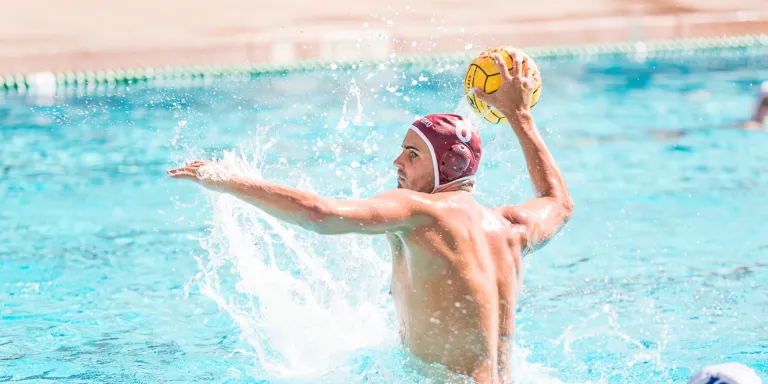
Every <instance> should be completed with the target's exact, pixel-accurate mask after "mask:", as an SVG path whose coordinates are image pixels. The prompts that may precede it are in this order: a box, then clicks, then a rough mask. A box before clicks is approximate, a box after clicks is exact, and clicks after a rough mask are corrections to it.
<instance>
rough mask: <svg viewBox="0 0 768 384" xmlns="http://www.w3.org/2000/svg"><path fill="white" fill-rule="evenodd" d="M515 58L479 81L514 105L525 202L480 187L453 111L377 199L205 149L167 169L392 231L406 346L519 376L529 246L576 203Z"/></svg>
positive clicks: (280, 210)
mask: <svg viewBox="0 0 768 384" xmlns="http://www.w3.org/2000/svg"><path fill="white" fill-rule="evenodd" d="M512 58H513V59H514V61H515V63H516V64H515V67H514V69H513V70H511V71H508V70H507V69H506V68H505V66H504V61H503V60H502V58H501V57H500V56H498V55H496V56H495V57H494V60H496V63H497V65H498V66H499V68H500V70H501V73H502V76H503V81H502V85H501V88H500V89H499V90H498V91H496V92H494V93H492V94H484V93H483V92H481V91H480V90H475V91H474V92H475V93H476V95H477V96H478V97H480V98H481V99H482V100H485V101H486V102H488V103H490V104H491V105H493V106H495V107H496V108H497V109H498V110H499V111H501V112H502V113H503V114H504V115H505V116H506V117H507V119H508V121H509V122H510V125H511V126H512V129H513V130H514V132H515V134H516V135H517V137H518V139H519V142H520V145H521V147H522V150H523V154H524V155H525V159H526V162H527V164H528V171H529V173H530V176H531V181H532V183H533V186H534V188H535V191H536V195H537V197H536V198H534V199H532V200H530V201H527V202H525V203H523V204H521V205H509V206H505V207H497V208H490V209H489V208H485V207H483V206H481V205H480V204H479V203H478V202H477V201H475V200H474V199H473V197H472V188H473V186H474V181H473V179H472V178H473V176H474V174H475V172H476V171H477V168H478V164H479V161H480V155H481V143H480V135H479V132H478V131H477V129H476V128H475V127H474V126H472V124H471V123H469V122H468V121H466V120H464V119H463V118H461V117H460V116H458V115H447V114H440V115H429V116H426V117H424V118H422V119H419V120H418V121H416V122H414V124H413V125H412V126H411V127H410V128H409V129H408V133H407V134H406V135H405V139H404V140H403V144H402V152H401V153H400V155H399V156H398V157H397V158H396V159H395V161H394V165H395V166H396V167H397V170H398V171H397V175H398V178H397V182H398V188H397V189H395V190H393V191H389V192H386V193H383V194H381V195H378V196H374V197H372V198H370V199H365V200H336V199H331V198H326V197H321V196H317V195H315V194H312V193H308V192H304V191H301V190H297V189H294V188H290V187H286V186H282V185H278V184H274V183H270V182H267V181H263V180H259V179H253V178H247V177H242V176H224V177H209V176H207V175H209V173H208V172H207V171H206V169H211V167H213V166H215V164H213V163H209V162H206V161H195V162H192V163H190V164H188V165H186V166H184V167H181V168H178V169H174V170H170V171H169V174H170V175H171V177H174V178H180V179H190V180H193V181H196V182H198V183H200V184H202V185H203V186H205V187H207V188H210V189H213V190H216V191H219V192H223V193H229V194H232V195H234V196H236V197H238V198H240V199H242V200H243V201H245V202H247V203H250V204H252V205H254V206H256V207H257V208H259V209H261V210H263V211H264V212H266V213H267V214H270V215H272V216H274V217H276V218H278V219H281V220H284V221H286V222H289V223H293V224H296V225H299V226H301V227H303V228H305V229H307V230H310V231H315V232H317V233H321V234H328V235H332V234H343V233H363V234H371V235H378V234H382V235H386V236H387V238H388V239H389V243H390V245H391V247H392V286H391V292H392V297H393V301H394V304H395V309H396V312H397V315H398V318H399V322H400V335H401V339H402V343H403V345H404V347H405V348H406V349H407V350H408V351H410V352H411V353H412V354H413V355H415V356H416V357H418V358H419V359H421V360H423V361H424V362H427V363H438V364H439V365H442V366H444V367H446V368H448V369H449V370H450V371H452V372H454V373H457V374H460V375H465V376H469V377H470V378H471V379H473V380H474V381H475V382H477V383H483V384H486V383H487V384H497V383H511V382H512V372H510V367H509V361H510V353H511V348H512V340H513V333H514V313H515V306H516V304H517V294H518V291H519V286H520V284H521V282H522V281H521V280H522V262H521V258H522V256H524V255H525V254H527V253H529V252H531V251H533V250H535V249H537V248H538V247H539V246H541V245H543V244H544V243H546V242H547V241H548V240H549V239H550V238H552V237H553V236H554V235H555V234H556V233H557V232H558V231H559V230H560V228H561V227H563V226H564V225H565V223H566V222H567V221H568V219H569V218H570V217H571V212H572V211H573V201H572V200H571V197H570V195H569V193H568V189H567V187H566V184H565V181H564V180H563V176H562V174H561V173H560V171H559V169H558V167H557V165H556V164H555V161H554V159H553V158H552V156H551V154H550V153H549V151H548V150H547V147H546V145H545V144H544V141H543V140H542V138H541V136H540V135H539V132H538V131H537V129H536V127H535V125H534V121H533V117H532V116H531V112H530V110H529V107H528V105H530V99H531V93H532V90H533V86H534V84H535V78H536V76H539V74H538V73H534V72H532V71H529V72H528V73H522V69H521V68H522V65H521V62H522V60H524V59H525V57H524V55H523V54H521V53H516V52H512ZM209 165H210V167H209ZM511 178H512V175H510V179H511Z"/></svg>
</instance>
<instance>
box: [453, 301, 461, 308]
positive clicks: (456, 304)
mask: <svg viewBox="0 0 768 384" xmlns="http://www.w3.org/2000/svg"><path fill="white" fill-rule="evenodd" d="M453 305H455V306H456V308H459V307H461V303H459V302H458V301H457V302H455V303H453Z"/></svg>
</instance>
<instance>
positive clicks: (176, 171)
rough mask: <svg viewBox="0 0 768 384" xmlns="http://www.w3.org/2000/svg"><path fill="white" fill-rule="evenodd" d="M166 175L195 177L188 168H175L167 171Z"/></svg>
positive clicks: (194, 173) (176, 177) (177, 177)
mask: <svg viewBox="0 0 768 384" xmlns="http://www.w3.org/2000/svg"><path fill="white" fill-rule="evenodd" d="M168 175H169V176H171V177H173V178H175V179H183V178H196V177H197V174H196V172H194V171H193V170H191V169H189V168H177V169H171V170H169V171H168Z"/></svg>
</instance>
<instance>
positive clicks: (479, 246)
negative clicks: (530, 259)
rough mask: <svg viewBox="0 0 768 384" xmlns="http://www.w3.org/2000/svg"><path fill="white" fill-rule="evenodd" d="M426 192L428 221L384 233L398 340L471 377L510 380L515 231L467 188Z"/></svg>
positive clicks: (518, 272) (517, 269)
mask: <svg viewBox="0 0 768 384" xmlns="http://www.w3.org/2000/svg"><path fill="white" fill-rule="evenodd" d="M431 198H433V199H435V202H436V204H435V212H433V215H434V216H435V219H436V220H435V221H434V222H435V223H434V224H432V225H428V226H423V227H419V228H416V229H415V230H412V231H410V232H407V233H402V234H396V235H389V236H388V239H389V242H390V245H391V246H392V257H393V270H392V290H391V292H392V297H393V301H394V303H395V308H396V311H397V315H398V319H399V321H400V333H401V338H402V342H403V344H404V346H405V347H406V348H407V349H408V350H409V351H410V352H411V353H413V354H414V355H416V356H417V357H419V358H420V359H421V360H423V361H425V362H427V363H440V364H442V365H444V366H446V367H447V368H448V369H450V370H451V371H453V372H455V373H459V374H462V375H467V376H470V377H472V378H473V379H474V380H475V381H477V382H478V383H499V382H502V381H506V380H509V372H508V368H509V367H507V366H506V363H507V362H508V361H509V352H510V351H511V343H512V336H513V333H514V309H515V304H516V298H517V293H518V287H519V284H520V282H521V276H522V269H521V268H522V265H521V262H520V245H519V244H520V236H521V231H519V230H517V229H516V228H515V226H513V225H512V224H510V223H509V222H508V221H507V220H506V219H504V218H503V217H502V216H501V215H500V214H498V213H497V212H495V211H493V210H489V209H486V208H484V207H482V206H480V205H479V204H478V203H477V202H476V201H475V200H474V199H473V198H472V196H471V194H469V193H466V192H453V193H444V194H437V195H432V197H431Z"/></svg>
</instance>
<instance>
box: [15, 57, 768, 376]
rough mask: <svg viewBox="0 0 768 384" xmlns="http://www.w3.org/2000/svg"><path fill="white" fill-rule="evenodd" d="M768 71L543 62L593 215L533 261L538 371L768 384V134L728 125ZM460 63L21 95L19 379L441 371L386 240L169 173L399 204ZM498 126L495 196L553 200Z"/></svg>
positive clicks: (529, 338)
mask: <svg viewBox="0 0 768 384" xmlns="http://www.w3.org/2000/svg"><path fill="white" fill-rule="evenodd" d="M766 63H767V62H766V55H765V54H764V53H759V54H755V55H752V56H745V55H741V56H738V55H737V56H735V57H731V58H730V59H718V60H713V59H712V58H711V57H702V58H695V57H694V58H690V57H689V58H688V59H686V60H684V61H681V62H677V61H675V60H672V59H667V60H648V61H640V62H638V61H635V60H630V59H624V58H608V57H603V58H601V59H591V60H576V59H574V60H557V61H554V60H541V61H540V62H539V66H540V67H541V69H542V71H543V75H544V84H545V85H544V94H543V96H542V101H541V103H540V104H539V105H538V106H537V107H536V108H535V112H534V115H535V117H536V118H537V122H538V125H539V127H540V129H541V130H542V132H543V135H544V136H545V138H546V141H547V143H548V145H549V146H550V149H551V150H552V151H553V153H554V155H555V158H556V159H557V160H558V162H559V164H560V167H561V169H562V170H563V172H564V173H565V176H566V179H567V181H568V184H569V186H570V188H571V190H572V194H573V196H574V198H575V200H576V207H577V208H576V212H575V215H574V217H573V219H572V221H571V222H570V224H569V226H568V227H567V228H566V230H564V231H563V232H562V233H561V234H560V236H558V238H557V239H556V240H554V241H553V242H552V243H551V244H550V245H549V246H548V247H547V248H545V249H544V250H542V251H540V252H538V253H537V254H534V255H532V256H531V257H529V258H527V259H526V280H525V285H524V292H523V294H522V299H521V303H520V307H519V310H518V314H517V324H518V332H517V335H516V337H517V340H516V355H515V357H514V359H515V361H514V363H513V366H514V367H515V373H516V377H517V380H518V382H520V383H541V382H564V383H587V382H589V383H601V382H607V383H614V382H617V383H618V382H621V383H635V382H681V381H683V382H684V381H685V380H686V379H687V378H688V377H689V376H690V375H691V374H692V373H693V372H694V371H695V370H698V369H699V368H701V367H702V366H703V365H706V364H709V363H718V362H724V361H739V362H742V363H745V364H748V365H750V366H751V367H753V368H754V369H756V370H757V371H758V373H759V374H760V375H761V376H762V377H763V378H764V379H765V378H768V364H767V363H766V361H767V360H768V359H767V357H768V290H766V289H765V287H764V283H765V281H768V237H767V236H766V233H768V232H766V229H765V223H766V221H767V220H768V205H767V204H766V203H765V198H766V196H768V150H766V148H768V133H766V132H757V131H740V130H734V129H728V128H726V127H727V126H729V125H731V124H733V123H737V122H738V121H740V120H743V119H746V118H747V117H749V115H750V114H751V107H752V106H753V103H754V94H755V92H756V89H757V86H758V85H759V83H760V81H762V80H764V79H768V69H766V68H768V65H766ZM447 65H448V63H441V64H439V65H435V66H433V67H427V68H409V67H404V66H384V67H380V68H363V69H351V70H344V71H342V70H339V69H337V70H334V71H330V70H329V71H318V72H309V73H296V74H289V75H282V76H281V75H274V76H265V77H259V78H256V79H252V80H249V81H246V82H244V81H225V82H220V83H216V84H215V85H210V86H208V87H198V88H180V87H176V86H173V85H169V86H166V87H161V88H157V89H156V88H145V87H142V86H133V88H131V89H129V90H125V89H120V90H114V91H111V93H109V94H108V95H101V96H100V95H98V91H94V93H93V94H91V95H90V96H77V95H74V94H71V95H67V94H63V95H59V96H57V97H56V98H55V99H52V100H51V99H49V98H46V97H42V96H32V95H18V94H9V95H5V96H2V97H3V98H2V99H0V197H2V198H0V287H2V290H0V304H1V305H2V307H0V382H3V381H23V382H83V383H84V382H110V383H155V382H179V383H181V382H185V383H186V382H228V383H257V382H258V383H359V382H371V383H422V382H428V381H427V380H426V379H425V375H427V376H429V375H431V374H432V373H433V372H434V371H435V370H437V368H436V367H423V366H421V365H419V364H418V363H417V362H414V361H412V359H411V358H410V357H409V356H407V354H406V353H404V352H403V351H402V350H401V349H400V348H399V347H398V345H397V337H396V335H397V329H396V322H395V319H394V312H393V308H392V304H391V300H390V298H389V295H388V294H387V292H388V284H389V274H390V266H389V250H388V247H387V245H386V242H385V240H384V239H383V238H380V237H367V236H357V235H345V236H333V237H328V236H319V235H315V234H312V233H309V232H307V231H305V230H302V229H300V228H297V227H294V226H291V225H286V224H283V223H280V222H278V221H276V220H274V219H272V218H270V217H269V216H265V215H263V214H262V213H260V212H259V211H258V210H256V209H254V208H251V207H249V206H247V205H245V204H243V203H242V202H240V201H238V200H236V199H234V198H232V197H229V196H224V195H219V194H216V193H212V192H208V191H205V190H202V189H201V188H200V187H198V186H196V185H194V184H192V183H189V182H181V181H177V180H170V179H168V178H167V177H166V175H165V173H164V172H165V170H166V169H167V168H169V167H171V166H173V165H178V164H181V163H182V162H183V161H185V160H190V159H193V158H216V159H219V161H220V162H221V163H222V164H224V165H225V166H226V167H227V169H229V170H232V171H238V172H241V173H246V174H249V175H251V176H253V177H262V178H264V179H267V180H271V181H276V182H280V183H284V184H287V185H291V186H296V187H299V188H302V189H306V190H311V191H315V192H317V193H321V194H324V195H329V196H334V197H338V198H353V197H355V198H363V197H367V196H371V195H373V194H376V193H380V192H383V191H386V190H388V189H391V188H393V187H394V185H395V178H394V168H393V167H392V166H391V161H392V160H393V159H394V157H395V156H396V155H397V153H398V152H399V145H400V142H401V140H402V138H403V136H404V134H405V129H406V127H407V126H408V125H409V124H410V123H411V122H412V121H413V120H414V119H415V118H416V117H418V116H420V115H422V114H428V113H433V112H454V111H459V112H462V113H466V109H465V107H463V106H462V105H461V102H460V99H461V95H460V88H461V80H462V75H463V69H464V64H463V63H462V64H460V65H453V66H448V67H446V66H447ZM438 68H440V69H438ZM678 130H683V132H682V133H679V132H678V133H675V132H677V131H678ZM481 132H482V135H483V137H482V139H483V141H484V159H483V162H482V165H481V168H480V172H479V176H478V188H477V191H476V195H477V198H478V199H479V200H481V201H482V202H483V203H485V204H488V205H498V204H514V203H519V202H522V201H524V200H525V199H527V198H530V197H531V190H530V185H529V182H528V179H527V173H526V169H525V164H524V161H523V157H522V154H521V153H520V151H519V146H518V144H517V142H516V139H515V138H514V136H513V134H512V132H511V130H510V129H509V128H508V127H504V126H488V125H484V126H482V127H481ZM425 372H426V373H425ZM433 382H440V381H439V379H438V380H436V381H433Z"/></svg>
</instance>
